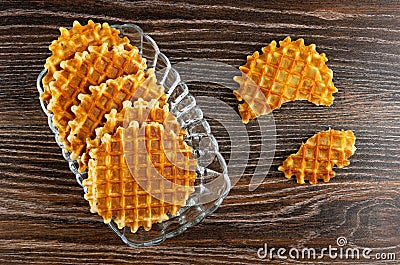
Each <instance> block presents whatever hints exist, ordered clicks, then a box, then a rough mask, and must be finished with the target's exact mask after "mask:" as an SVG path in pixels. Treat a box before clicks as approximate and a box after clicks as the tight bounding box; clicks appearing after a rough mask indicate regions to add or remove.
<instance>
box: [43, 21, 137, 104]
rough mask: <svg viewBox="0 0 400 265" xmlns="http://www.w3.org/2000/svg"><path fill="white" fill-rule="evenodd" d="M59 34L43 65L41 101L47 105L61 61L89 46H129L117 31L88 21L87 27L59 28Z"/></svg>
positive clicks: (79, 25) (105, 25)
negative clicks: (51, 86) (44, 71)
mask: <svg viewBox="0 0 400 265" xmlns="http://www.w3.org/2000/svg"><path fill="white" fill-rule="evenodd" d="M60 32H61V35H60V36H59V37H58V39H57V40H54V41H53V42H52V43H51V45H50V46H49V50H50V51H51V56H50V57H48V58H47V60H46V64H45V68H46V69H47V73H46V75H45V77H44V78H43V88H44V92H43V93H42V95H41V99H42V100H44V101H46V103H49V101H50V98H51V92H50V87H49V83H50V82H51V81H53V80H54V77H53V74H54V73H55V72H57V71H59V70H61V67H60V63H61V62H62V61H65V60H69V59H72V58H73V57H74V55H75V53H76V52H83V51H87V49H88V47H89V46H100V45H102V44H103V43H108V45H109V47H112V46H117V45H120V44H123V45H126V46H128V45H129V40H128V38H126V37H125V38H120V37H119V36H118V35H119V33H120V32H119V30H117V29H114V28H112V27H110V26H109V25H108V23H103V24H100V23H94V22H93V21H92V20H89V22H88V24H87V25H83V26H82V25H81V24H80V23H79V22H78V21H75V22H74V23H73V26H72V28H71V29H69V30H68V29H66V28H63V27H61V28H60Z"/></svg>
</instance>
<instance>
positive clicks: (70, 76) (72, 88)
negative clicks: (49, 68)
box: [47, 43, 146, 148]
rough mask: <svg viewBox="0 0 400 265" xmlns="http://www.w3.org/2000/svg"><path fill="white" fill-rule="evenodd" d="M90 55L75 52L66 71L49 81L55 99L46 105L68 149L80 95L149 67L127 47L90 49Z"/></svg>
mask: <svg viewBox="0 0 400 265" xmlns="http://www.w3.org/2000/svg"><path fill="white" fill-rule="evenodd" d="M88 50H89V52H87V51H84V52H82V53H76V54H75V57H74V58H73V59H71V60H68V61H63V62H62V63H61V64H60V66H61V68H62V69H63V70H61V71H57V72H55V73H54V78H55V80H54V81H51V82H50V90H51V93H52V98H51V100H50V102H49V104H48V106H47V108H48V110H49V111H50V112H53V114H54V115H53V118H52V120H53V124H54V126H55V127H57V129H58V133H59V141H60V142H61V143H63V145H64V146H65V147H66V148H70V147H69V142H68V141H67V140H66V137H67V136H68V132H69V125H68V122H69V121H71V120H74V119H75V113H73V112H72V110H71V107H72V106H75V105H78V104H79V99H78V95H79V94H81V93H85V94H88V93H89V92H90V90H89V86H91V85H93V86H97V85H100V84H101V83H103V82H104V81H106V80H108V79H115V78H118V77H120V76H123V75H130V74H136V73H138V71H143V70H144V69H145V68H146V62H145V59H142V58H141V56H140V55H139V51H138V49H137V48H132V49H131V50H130V51H127V50H125V47H124V45H120V46H114V47H109V46H108V44H107V43H104V44H103V45H101V46H90V47H89V48H88Z"/></svg>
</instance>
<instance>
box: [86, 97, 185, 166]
mask: <svg viewBox="0 0 400 265" xmlns="http://www.w3.org/2000/svg"><path fill="white" fill-rule="evenodd" d="M162 100H166V99H165V97H161V99H160V100H156V99H153V100H150V101H144V100H143V99H142V98H139V99H138V100H137V101H135V102H134V104H133V106H132V102H131V101H129V100H128V101H124V102H123V108H122V109H121V111H119V112H117V110H116V109H112V110H111V111H110V113H109V114H105V115H104V116H105V120H106V122H105V123H104V125H103V127H98V128H96V129H95V135H96V137H95V138H94V139H87V140H86V150H85V152H84V153H83V154H82V157H81V159H79V161H78V162H79V171H80V172H84V171H86V169H87V165H88V161H89V155H88V152H89V151H90V150H91V149H93V148H96V147H98V146H99V145H100V141H101V138H102V137H103V135H105V134H111V135H112V134H114V133H115V131H116V129H117V128H118V127H120V126H122V127H127V126H128V125H129V123H130V121H133V120H135V121H137V122H138V123H139V124H141V123H142V122H144V121H147V122H158V123H161V124H163V123H164V122H165V120H167V121H168V127H170V126H171V125H170V124H172V125H174V126H175V127H178V126H179V123H178V121H177V120H176V118H175V117H173V116H172V115H171V114H170V113H169V109H168V104H167V103H166V102H163V101H162ZM161 106H162V107H161ZM167 118H168V119H167ZM171 119H174V121H173V122H171V121H170V120H171ZM124 125H125V126H124ZM179 129H180V126H179ZM173 131H174V132H176V130H175V129H174V130H173ZM177 134H179V135H183V136H182V137H184V135H185V131H184V130H181V132H180V133H177Z"/></svg>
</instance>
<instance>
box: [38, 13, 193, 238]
mask: <svg viewBox="0 0 400 265" xmlns="http://www.w3.org/2000/svg"><path fill="white" fill-rule="evenodd" d="M60 31H61V35H60V36H59V38H58V39H57V40H55V41H53V42H52V44H51V45H50V51H51V52H52V54H51V56H50V57H49V58H48V59H47V60H46V64H45V67H46V69H47V73H46V75H45V77H44V78H43V88H44V92H43V93H42V94H41V99H42V100H43V101H45V102H46V103H47V109H48V111H49V112H51V113H52V114H53V116H52V122H53V124H54V126H55V127H56V128H57V130H58V139H59V141H60V142H61V143H62V145H63V147H64V149H65V150H66V151H67V152H68V153H69V154H70V157H71V159H74V160H77V161H78V162H79V171H81V172H87V173H88V178H87V179H86V180H84V182H83V184H84V186H85V187H86V188H87V193H86V194H85V199H86V200H88V201H89V203H90V206H91V212H93V213H98V214H99V215H100V216H101V217H103V219H104V222H106V223H109V222H111V220H114V221H115V223H116V224H117V225H118V227H119V228H123V227H125V226H129V227H130V229H131V231H132V232H136V231H137V230H138V228H139V227H141V226H143V227H144V229H146V230H149V229H151V227H152V225H153V224H154V223H156V222H161V221H163V220H166V219H168V218H169V217H171V216H173V215H175V214H176V213H177V212H178V210H179V209H180V208H181V207H182V206H184V205H185V203H186V200H187V199H188V197H189V195H190V194H191V193H192V192H193V191H194V188H193V187H194V181H195V179H196V161H195V159H194V158H193V156H192V148H191V147H190V146H188V145H187V144H186V143H185V141H184V138H185V134H186V132H185V131H184V130H183V129H182V128H181V127H180V125H179V123H178V121H177V120H176V118H175V117H174V116H172V115H171V114H170V113H169V105H168V103H167V101H166V95H165V93H164V88H163V87H162V86H161V85H158V84H157V79H156V76H155V73H154V71H153V70H152V69H148V68H147V66H146V60H145V59H144V58H142V57H141V55H140V53H139V50H138V48H137V47H135V46H133V45H131V44H130V42H129V40H128V39H127V38H126V37H125V38H121V37H120V36H119V35H120V32H119V31H118V30H116V29H114V28H112V27H110V26H109V25H108V24H107V23H104V24H99V23H94V22H93V21H89V22H88V24H87V25H83V26H82V25H81V24H79V23H78V22H74V24H73V27H72V28H71V29H69V30H67V29H65V28H61V29H60Z"/></svg>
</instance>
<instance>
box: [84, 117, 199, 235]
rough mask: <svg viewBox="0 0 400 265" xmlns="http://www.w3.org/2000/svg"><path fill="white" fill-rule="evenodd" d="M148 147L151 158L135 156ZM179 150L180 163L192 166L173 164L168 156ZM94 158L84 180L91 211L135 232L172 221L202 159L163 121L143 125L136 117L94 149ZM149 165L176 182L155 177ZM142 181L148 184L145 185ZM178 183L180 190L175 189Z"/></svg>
mask: <svg viewBox="0 0 400 265" xmlns="http://www.w3.org/2000/svg"><path fill="white" fill-rule="evenodd" d="M161 139H167V140H166V141H164V142H163V141H161ZM123 140H124V141H125V142H123ZM176 146H178V147H179V148H178V150H177V149H176V148H174V147H176ZM124 147H125V148H127V150H124ZM146 148H147V150H148V154H147V153H146V154H144V157H148V159H147V161H143V160H138V159H135V158H137V157H142V158H143V154H142V155H141V153H142V152H143V151H144V152H146ZM178 152H179V153H180V154H181V156H180V159H179V160H178V165H182V164H183V165H184V167H183V168H186V169H187V170H186V169H181V168H180V167H178V166H176V165H174V164H172V163H170V162H169V160H168V159H167V157H166V156H165V154H166V153H169V154H173V155H175V154H176V153H178ZM90 157H91V159H90V160H89V171H88V179H86V180H84V182H83V185H84V186H85V187H86V188H87V189H88V192H87V194H85V199H86V200H88V201H89V203H90V206H91V212H93V213H98V214H99V215H100V216H101V217H103V219H104V222H105V223H109V222H110V221H111V220H112V219H113V218H114V221H115V223H116V224H117V225H118V228H120V229H121V228H123V227H125V226H129V227H130V229H131V231H132V232H133V233H135V232H136V231H137V230H138V228H139V227H140V226H143V227H144V229H145V230H150V229H151V227H152V225H153V224H154V223H158V222H162V221H164V220H167V219H168V218H169V216H168V214H170V215H175V214H176V213H177V212H178V210H179V208H181V207H182V206H184V205H185V202H186V200H187V198H188V197H189V195H190V193H191V192H193V190H194V188H193V186H194V181H195V178H196V173H195V168H196V161H195V160H194V159H193V157H192V149H191V148H190V147H189V146H187V145H186V143H185V142H184V141H183V140H179V141H178V140H177V136H176V135H174V134H173V133H172V132H168V131H165V130H164V127H163V125H162V124H159V123H155V122H150V123H146V122H145V123H143V124H142V125H141V128H139V123H138V122H136V121H133V122H131V123H130V125H129V127H127V128H125V129H124V128H122V127H119V128H118V129H117V130H116V132H115V133H114V134H113V135H110V134H105V135H104V136H103V137H102V139H101V144H100V145H99V146H98V147H97V148H94V149H92V150H91V151H90ZM127 160H129V161H130V164H129V166H130V168H131V170H132V172H135V173H134V174H135V178H136V179H135V178H134V177H133V176H132V174H131V170H130V169H129V167H128V164H127V162H126V161H127ZM149 166H154V167H155V168H156V169H157V171H158V172H159V173H160V174H161V175H162V177H164V178H165V179H166V180H168V183H170V184H169V185H164V182H162V183H163V184H160V182H159V181H154V177H155V176H153V175H152V174H148V172H149ZM137 180H139V182H140V183H147V185H146V187H145V189H143V188H142V187H141V186H140V185H139V184H138V181H137ZM172 183H174V184H177V185H179V187H180V188H179V189H177V188H173V187H175V185H173V184H172ZM148 191H149V192H150V193H151V194H153V195H155V196H152V195H151V194H150V193H149V192H148ZM160 198H163V199H160Z"/></svg>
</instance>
